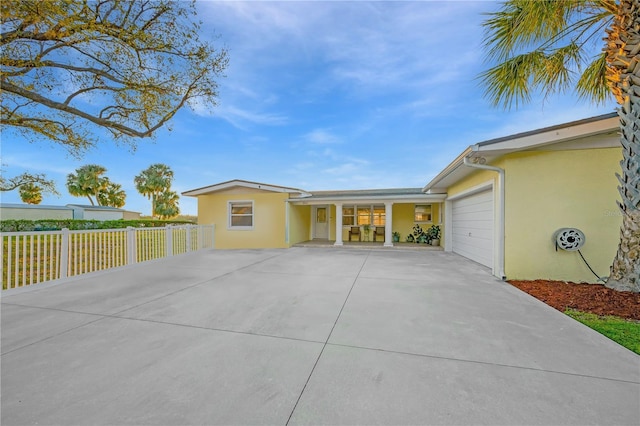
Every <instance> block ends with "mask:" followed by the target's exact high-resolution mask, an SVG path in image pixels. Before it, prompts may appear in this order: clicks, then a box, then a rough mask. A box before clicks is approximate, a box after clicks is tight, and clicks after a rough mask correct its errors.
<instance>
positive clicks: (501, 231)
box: [463, 157, 506, 279]
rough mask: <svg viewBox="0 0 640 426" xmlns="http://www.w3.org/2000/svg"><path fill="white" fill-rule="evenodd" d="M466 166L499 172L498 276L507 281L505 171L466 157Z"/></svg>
mask: <svg viewBox="0 0 640 426" xmlns="http://www.w3.org/2000/svg"><path fill="white" fill-rule="evenodd" d="M463 161H464V165H465V166H468V167H473V168H476V169H483V170H491V171H493V172H498V197H499V200H498V205H499V207H498V253H497V255H498V276H499V277H500V278H501V279H505V278H506V275H505V273H504V217H505V214H504V194H505V191H504V169H501V168H500V167H494V166H486V165H484V164H475V163H472V162H471V161H469V157H464V160H463Z"/></svg>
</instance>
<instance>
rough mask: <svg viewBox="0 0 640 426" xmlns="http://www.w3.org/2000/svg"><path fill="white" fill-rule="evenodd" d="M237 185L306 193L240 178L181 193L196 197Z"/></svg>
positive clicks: (273, 190)
mask: <svg viewBox="0 0 640 426" xmlns="http://www.w3.org/2000/svg"><path fill="white" fill-rule="evenodd" d="M237 187H240V188H250V189H259V190H262V191H270V192H286V193H289V194H301V195H302V196H304V195H308V193H307V192H306V191H304V190H302V189H298V188H289V187H286V186H278V185H271V184H268V183H260V182H251V181H248V180H242V179H234V180H229V181H226V182H221V183H216V184H214V185H209V186H204V187H202V188H197V189H192V190H190V191H185V192H183V193H182V195H185V196H188V197H196V196H198V195H204V194H212V193H214V192H218V191H224V190H225V189H231V188H237Z"/></svg>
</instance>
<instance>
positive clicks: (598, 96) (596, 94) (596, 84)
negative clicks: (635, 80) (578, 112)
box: [576, 52, 611, 104]
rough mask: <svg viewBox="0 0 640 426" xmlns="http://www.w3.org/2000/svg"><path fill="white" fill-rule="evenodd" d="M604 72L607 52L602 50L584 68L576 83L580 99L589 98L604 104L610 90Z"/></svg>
mask: <svg viewBox="0 0 640 426" xmlns="http://www.w3.org/2000/svg"><path fill="white" fill-rule="evenodd" d="M606 73H607V54H606V53H604V52H603V53H601V54H600V55H598V57H597V59H596V60H594V61H593V62H591V63H590V64H589V65H588V66H587V67H586V68H585V69H584V71H583V72H582V74H581V75H580V78H579V79H578V82H577V83H576V91H577V92H578V96H579V97H580V99H585V100H589V101H591V102H594V103H596V104H604V103H605V101H607V100H608V99H610V97H611V90H610V89H609V85H608V82H607V78H606Z"/></svg>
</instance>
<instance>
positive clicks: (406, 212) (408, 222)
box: [392, 203, 444, 242]
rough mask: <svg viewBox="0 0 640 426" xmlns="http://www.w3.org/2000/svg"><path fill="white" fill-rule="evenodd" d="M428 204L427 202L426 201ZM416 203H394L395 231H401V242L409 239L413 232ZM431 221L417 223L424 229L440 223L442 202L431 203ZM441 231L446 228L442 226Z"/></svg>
mask: <svg viewBox="0 0 640 426" xmlns="http://www.w3.org/2000/svg"><path fill="white" fill-rule="evenodd" d="M425 204H427V203H425ZM414 214H415V204H394V205H393V229H392V231H393V232H396V231H397V232H399V233H400V242H404V241H406V240H407V236H408V235H409V234H410V233H411V232H413V227H414V226H415V225H416V222H415V221H414V218H415V216H414ZM431 219H432V221H431V222H419V223H417V224H418V225H420V227H421V228H422V229H423V230H425V231H426V230H427V229H429V228H430V227H431V225H440V223H439V222H440V203H432V204H431ZM440 231H441V233H443V231H444V229H443V227H442V226H440Z"/></svg>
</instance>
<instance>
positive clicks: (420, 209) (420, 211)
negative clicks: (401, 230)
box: [414, 204, 432, 222]
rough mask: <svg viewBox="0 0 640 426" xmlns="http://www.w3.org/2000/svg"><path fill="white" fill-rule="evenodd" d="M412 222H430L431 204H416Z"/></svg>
mask: <svg viewBox="0 0 640 426" xmlns="http://www.w3.org/2000/svg"><path fill="white" fill-rule="evenodd" d="M414 220H415V221H416V222H431V221H432V218H431V204H416V206H415V210H414Z"/></svg>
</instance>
